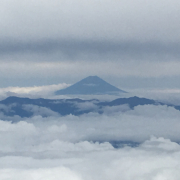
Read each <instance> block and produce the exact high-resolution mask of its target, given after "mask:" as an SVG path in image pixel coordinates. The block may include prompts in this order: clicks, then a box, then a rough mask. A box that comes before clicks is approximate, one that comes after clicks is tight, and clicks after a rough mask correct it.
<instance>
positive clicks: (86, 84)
mask: <svg viewBox="0 0 180 180" xmlns="http://www.w3.org/2000/svg"><path fill="white" fill-rule="evenodd" d="M117 93H126V92H125V91H123V90H121V89H118V88H117V87H115V86H113V85H111V84H109V83H107V82H106V81H104V80H103V79H101V78H99V77H98V76H89V77H87V78H85V79H82V80H81V81H79V82H77V83H75V84H73V85H72V86H70V87H67V88H65V89H61V90H58V91H56V92H55V94H56V95H67V94H69V95H73V94H79V95H97V94H117Z"/></svg>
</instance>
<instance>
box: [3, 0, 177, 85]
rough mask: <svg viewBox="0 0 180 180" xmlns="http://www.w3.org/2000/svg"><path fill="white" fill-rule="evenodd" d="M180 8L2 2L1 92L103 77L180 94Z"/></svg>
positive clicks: (171, 2) (169, 2) (165, 0)
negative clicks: (171, 89) (16, 87)
mask: <svg viewBox="0 0 180 180" xmlns="http://www.w3.org/2000/svg"><path fill="white" fill-rule="evenodd" d="M179 9H180V2H179V1H177V0H159V1H155V0H152V1H147V0H137V1H136V2H134V1H133V0H126V1H125V0H122V1H118V0H111V1H110V0H98V1H95V0H91V1H90V0H88V1H82V0H75V1H74V0H66V1H65V0H61V1H59V0H54V1H50V0H44V1H42V0H36V1H35V0H32V1H28V0H17V1H13V0H8V1H5V0H2V1H1V4H0V17H1V18H0V27H1V28H0V63H1V66H0V72H1V75H0V81H1V85H0V86H1V87H6V86H33V85H48V84H55V83H63V82H67V83H73V82H75V81H77V80H80V79H82V78H84V77H85V76H89V75H98V76H100V77H102V78H105V80H109V81H111V82H112V83H113V84H114V85H116V86H119V87H121V85H122V86H123V88H134V87H135V88H137V87H141V88H142V86H144V87H157V84H158V86H160V87H161V86H162V87H166V88H173V87H174V86H176V87H174V88H177V84H176V82H177V79H178V78H179V76H180V71H179V69H180V61H179V57H180V51H179V49H180V34H179V29H180V20H179V17H180V11H179ZM164 79H167V81H168V82H167V81H166V80H164ZM157 81H158V83H157ZM143 82H145V83H143ZM178 87H179V88H180V85H179V86H178Z"/></svg>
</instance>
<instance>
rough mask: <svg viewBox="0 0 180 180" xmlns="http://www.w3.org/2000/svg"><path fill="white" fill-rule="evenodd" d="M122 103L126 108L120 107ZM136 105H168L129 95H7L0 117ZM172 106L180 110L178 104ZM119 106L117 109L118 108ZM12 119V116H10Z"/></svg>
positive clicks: (4, 118) (89, 110) (68, 112)
mask: <svg viewBox="0 0 180 180" xmlns="http://www.w3.org/2000/svg"><path fill="white" fill-rule="evenodd" d="M122 105H124V106H125V107H127V108H122ZM138 105H141V106H143V105H168V104H163V103H160V102H157V101H154V100H151V99H146V98H139V97H130V98H118V99H116V100H113V101H109V102H107V101H106V102H101V101H99V100H95V99H93V100H81V99H57V100H54V99H53V100H52V99H42V98H40V99H29V98H19V97H8V98H7V99H5V100H2V101H0V119H2V120H7V119H8V120H11V118H12V117H15V116H17V117H21V118H24V117H33V116H37V115H40V116H43V117H48V116H66V115H70V114H72V115H75V116H78V115H82V114H85V113H90V112H94V113H99V114H103V113H106V110H107V108H113V107H116V110H117V111H118V112H121V111H127V110H129V109H133V108H134V107H135V106H138ZM168 106H172V107H174V108H175V109H177V110H180V106H173V105H168ZM118 108H119V109H118ZM12 121H13V118H12Z"/></svg>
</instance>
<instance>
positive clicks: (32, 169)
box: [0, 105, 180, 180]
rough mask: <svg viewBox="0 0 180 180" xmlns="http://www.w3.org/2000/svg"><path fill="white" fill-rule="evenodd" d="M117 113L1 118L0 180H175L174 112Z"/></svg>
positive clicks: (150, 108)
mask: <svg viewBox="0 0 180 180" xmlns="http://www.w3.org/2000/svg"><path fill="white" fill-rule="evenodd" d="M117 108H118V107H116V108H115V109H114V108H110V107H109V109H107V108H106V109H105V110H104V114H101V115H100V114H96V113H89V114H85V115H82V116H73V115H68V116H64V117H59V116H53V115H52V116H50V117H47V118H43V117H41V116H34V117H32V118H24V119H23V118H22V119H21V121H19V122H17V123H11V122H10V121H3V119H2V120H1V121H0V179H2V180H9V179H11V180H17V179H22V178H23V179H25V180H30V179H31V180H41V179H44V180H46V179H47V180H49V179H52V180H59V179H62V180H67V179H68V180H71V179H72V180H99V179H104V180H109V179H112V180H119V179H123V180H131V179H134V180H160V179H163V180H164V179H172V180H179V178H180V173H179V172H180V145H179V144H178V142H180V138H179V137H180V131H179V129H180V121H179V118H180V112H179V111H177V110H175V109H174V108H172V107H167V106H154V105H145V106H137V107H135V108H134V110H130V109H128V108H127V107H126V110H125V111H124V108H125V107H119V110H118V109H117ZM14 118H17V117H14ZM120 141H123V142H124V143H123V145H122V144H119V148H115V147H113V145H114V144H113V143H116V145H117V144H118V143H119V142H120ZM129 141H134V142H138V143H140V144H139V145H138V146H135V147H131V146H128V143H129ZM116 147H118V145H117V146H116Z"/></svg>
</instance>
